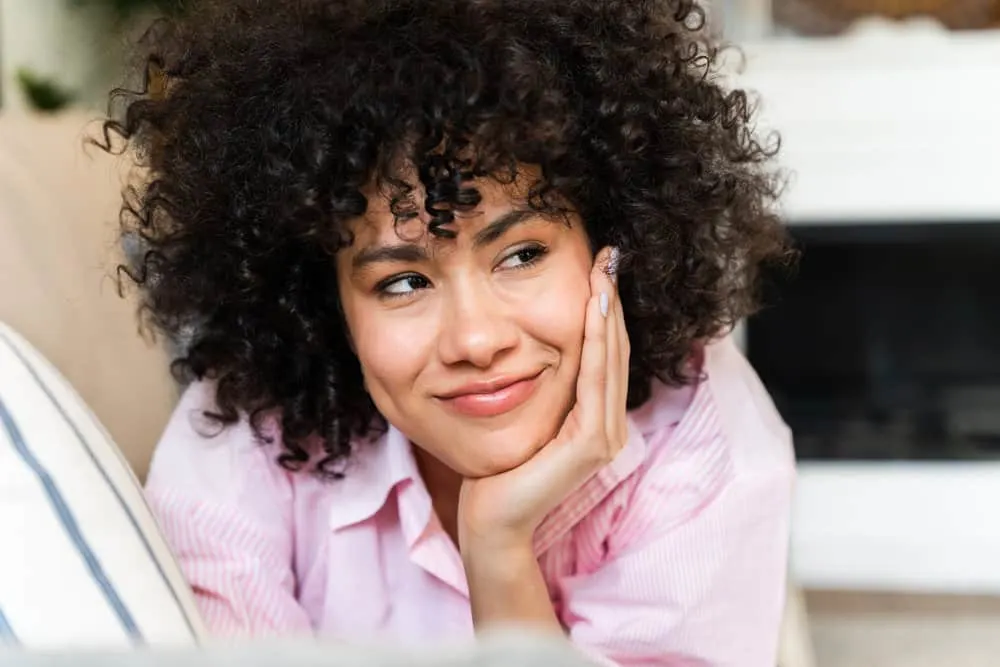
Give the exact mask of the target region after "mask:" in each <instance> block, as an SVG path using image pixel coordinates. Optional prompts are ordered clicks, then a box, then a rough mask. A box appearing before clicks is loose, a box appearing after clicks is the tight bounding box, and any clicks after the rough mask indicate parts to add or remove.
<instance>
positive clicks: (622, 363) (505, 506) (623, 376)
mask: <svg viewBox="0 0 1000 667" xmlns="http://www.w3.org/2000/svg"><path fill="white" fill-rule="evenodd" d="M616 268H617V256H616V253H614V252H613V251H612V249H611V248H604V249H603V250H602V251H601V252H600V253H598V255H597V258H596V259H595V261H594V268H593V270H592V271H591V275H590V285H591V298H590V302H589V303H588V305H587V315H586V325H585V328H584V342H583V352H582V355H581V360H580V372H579V376H578V378H577V385H576V403H575V405H574V406H573V408H572V410H571V411H570V413H569V415H568V416H567V417H566V420H565V421H564V422H563V425H562V427H561V428H560V429H559V432H558V433H557V434H556V436H555V438H553V439H552V440H551V441H550V442H548V443H547V444H546V445H545V446H544V447H543V448H542V449H541V450H539V451H538V453H537V454H535V455H534V456H533V457H532V458H531V459H529V460H528V461H527V462H525V463H524V464H522V465H520V466H518V467H517V468H514V469H513V470H509V471H507V472H504V473H501V474H499V475H494V476H492V477H484V478H480V479H467V480H465V481H464V482H463V484H462V491H461V496H460V500H459V508H458V535H459V545H460V547H461V549H462V553H463V556H465V557H466V558H467V559H468V558H469V557H470V555H471V554H470V553H469V552H470V551H476V552H481V553H482V552H493V553H502V552H504V551H507V550H510V551H519V550H523V549H525V548H530V546H531V540H532V537H533V535H534V531H535V529H536V528H537V527H538V525H539V524H540V523H541V521H542V519H544V518H545V516H546V515H547V514H548V513H549V512H551V511H552V510H553V509H555V508H556V507H557V506H558V505H559V503H561V502H562V501H563V500H564V499H565V498H566V497H567V496H569V494H570V493H572V492H573V491H574V490H576V489H577V488H578V487H579V486H580V485H582V484H583V483H584V482H586V481H587V480H588V479H589V478H590V477H591V476H592V475H593V474H594V473H596V472H597V471H598V470H600V469H601V468H602V467H604V466H605V465H607V464H608V463H610V462H611V460H612V459H614V457H615V456H616V455H617V454H618V452H619V451H621V449H622V447H624V445H625V440H626V438H627V424H626V416H625V402H626V398H627V396H628V365H629V341H628V335H627V333H626V331H625V320H624V317H623V316H622V309H621V302H620V301H619V299H618V290H617V286H616V281H615V270H616ZM471 557H473V558H474V557H475V556H471Z"/></svg>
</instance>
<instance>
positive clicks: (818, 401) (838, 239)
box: [747, 221, 1000, 460]
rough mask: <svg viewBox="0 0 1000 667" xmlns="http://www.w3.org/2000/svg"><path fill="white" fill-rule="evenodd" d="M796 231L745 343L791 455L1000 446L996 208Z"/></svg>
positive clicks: (990, 455) (966, 454)
mask: <svg viewBox="0 0 1000 667" xmlns="http://www.w3.org/2000/svg"><path fill="white" fill-rule="evenodd" d="M792 233H793V235H794V236H795V238H796V240H797V242H798V243H799V246H800V248H801V250H802V253H803V254H802V259H801V264H800V267H799V271H798V273H797V275H796V276H795V277H794V278H793V279H791V280H789V281H787V282H785V283H783V284H781V285H779V286H777V288H776V290H775V294H774V295H772V297H771V298H769V302H770V304H771V305H770V306H769V307H768V308H766V309H765V310H764V311H763V312H761V313H760V314H758V315H757V316H755V317H753V318H751V319H750V321H749V322H748V323H747V352H748V356H749V358H750V361H751V363H752V364H753V365H754V367H755V368H756V369H757V372H758V373H759V374H760V376H761V379H762V380H763V381H764V383H765V385H766V386H767V387H768V389H769V390H770V392H771V394H772V396H773V397H774V400H775V402H776V404H777V406H778V408H779V409H780V410H781V413H782V415H783V416H784V417H785V419H786V421H787V422H788V423H789V425H790V426H791V427H792V429H793V430H794V432H795V440H796V450H797V453H798V456H799V458H800V459H806V460H808V459H836V460H842V459H854V460H857V459H874V460H982V459H994V458H1000V221H998V223H996V224H992V223H967V224H965V223H955V222H942V223H939V224H933V223H921V224H838V225H823V226H811V225H801V226H793V227H792Z"/></svg>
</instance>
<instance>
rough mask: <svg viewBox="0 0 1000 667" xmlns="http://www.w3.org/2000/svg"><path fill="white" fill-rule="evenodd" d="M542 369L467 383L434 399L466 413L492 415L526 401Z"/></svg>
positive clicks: (475, 415) (460, 412)
mask: <svg viewBox="0 0 1000 667" xmlns="http://www.w3.org/2000/svg"><path fill="white" fill-rule="evenodd" d="M542 372H543V371H539V372H537V373H535V374H534V375H531V376H521V377H500V378H494V379H492V380H488V381H484V382H474V383H470V384H468V385H465V386H464V387H461V388H460V389H457V390H455V391H453V392H449V393H447V394H444V395H441V396H438V399H439V400H440V401H441V402H442V403H443V404H444V405H445V406H446V407H448V408H449V409H451V410H454V411H455V412H458V413H459V414H462V415H465V416H467V417H496V416H498V415H502V414H504V413H507V412H510V411H511V410H514V409H515V408H517V407H519V406H521V405H522V404H523V403H524V402H525V401H527V400H528V399H529V398H530V397H531V395H532V394H533V393H534V392H535V388H536V387H537V386H538V379H539V378H540V377H541V375H542Z"/></svg>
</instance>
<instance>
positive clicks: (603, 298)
mask: <svg viewBox="0 0 1000 667" xmlns="http://www.w3.org/2000/svg"><path fill="white" fill-rule="evenodd" d="M600 301H601V315H603V316H604V317H607V316H608V295H607V292H601V297H600Z"/></svg>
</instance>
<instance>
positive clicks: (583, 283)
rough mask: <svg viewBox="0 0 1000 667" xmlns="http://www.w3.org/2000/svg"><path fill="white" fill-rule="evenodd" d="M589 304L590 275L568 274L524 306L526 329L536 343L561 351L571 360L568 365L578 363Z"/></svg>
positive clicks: (565, 360) (550, 284)
mask: <svg viewBox="0 0 1000 667" xmlns="http://www.w3.org/2000/svg"><path fill="white" fill-rule="evenodd" d="M589 300H590V283H589V275H588V274H587V273H582V274H581V273H580V272H573V273H571V274H568V275H566V276H564V277H563V279H561V280H558V281H555V282H551V283H549V284H548V285H546V288H545V289H544V290H541V291H539V293H538V294H536V295H535V296H534V298H532V299H530V300H527V301H526V302H525V303H524V310H523V316H524V319H523V320H522V321H523V322H524V327H525V329H527V330H529V331H530V332H531V333H532V335H533V337H535V338H536V339H538V340H540V341H541V342H543V343H545V344H547V345H550V346H552V347H554V348H557V349H558V350H559V351H560V352H561V353H562V354H563V355H564V356H565V357H567V358H566V359H564V360H563V362H564V363H568V362H572V361H574V360H576V361H578V357H579V354H580V350H581V348H582V346H583V329H584V323H585V318H586V313H587V302H588V301H589Z"/></svg>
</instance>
